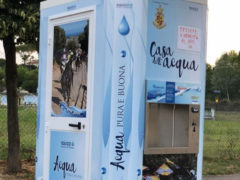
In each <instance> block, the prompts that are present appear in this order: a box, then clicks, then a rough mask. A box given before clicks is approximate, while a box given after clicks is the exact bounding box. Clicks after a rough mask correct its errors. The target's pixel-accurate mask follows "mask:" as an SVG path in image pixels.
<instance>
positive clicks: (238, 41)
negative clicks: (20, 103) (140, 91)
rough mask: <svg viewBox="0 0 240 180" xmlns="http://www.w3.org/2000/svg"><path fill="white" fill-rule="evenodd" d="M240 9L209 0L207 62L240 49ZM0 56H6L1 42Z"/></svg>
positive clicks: (236, 3) (229, 1) (232, 1)
mask: <svg viewBox="0 0 240 180" xmlns="http://www.w3.org/2000/svg"><path fill="white" fill-rule="evenodd" d="M239 9H240V0H208V32H207V33H208V40H207V62H208V63H210V64H211V65H214V64H215V61H216V60H217V59H219V58H220V57H221V55H222V54H223V53H225V52H229V51H231V50H235V51H237V52H238V51H240V20H239V19H240V10H239ZM83 26H84V24H81V27H83ZM65 28H67V29H66V30H67V31H68V30H70V29H72V30H74V29H76V28H74V27H73V26H68V27H65ZM68 28H70V29H68ZM81 29H82V28H81ZM68 32H71V31H68ZM0 58H4V53H3V49H2V44H1V42H0ZM18 61H20V60H19V59H18Z"/></svg>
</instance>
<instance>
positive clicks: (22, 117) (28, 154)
mask: <svg viewBox="0 0 240 180" xmlns="http://www.w3.org/2000/svg"><path fill="white" fill-rule="evenodd" d="M0 102H1V103H0V160H5V159H7V152H8V151H7V148H8V132H7V98H6V95H1V96H0ZM18 102H19V103H18V104H19V106H18V120H19V131H20V149H21V159H22V160H32V159H34V157H35V145H36V119H37V106H36V104H37V96H35V95H29V94H28V95H24V96H22V97H19V100H18Z"/></svg>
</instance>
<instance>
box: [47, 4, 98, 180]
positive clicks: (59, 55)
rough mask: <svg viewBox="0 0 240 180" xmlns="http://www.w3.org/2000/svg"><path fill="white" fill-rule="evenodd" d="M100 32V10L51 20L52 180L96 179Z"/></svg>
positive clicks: (49, 126) (49, 109)
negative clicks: (94, 150) (92, 175)
mask: <svg viewBox="0 0 240 180" xmlns="http://www.w3.org/2000/svg"><path fill="white" fill-rule="evenodd" d="M94 26H95V10H94V8H88V9H83V10H81V11H79V10H78V11H75V12H71V13H66V14H61V15H59V16H54V17H50V19H49V25H48V42H47V43H48V47H47V53H48V59H47V67H46V70H47V85H46V94H47V95H46V98H47V99H46V102H48V103H47V106H46V112H47V113H46V119H47V123H46V124H45V129H46V131H45V132H46V136H45V138H46V139H45V142H46V144H45V145H46V146H45V147H47V148H46V152H47V153H46V156H45V164H48V165H47V166H46V169H45V177H46V179H68V180H69V179H73V180H74V179H89V178H90V177H89V174H90V173H89V167H90V152H91V151H90V150H91V137H90V136H91V124H92V104H93V103H92V96H93V66H94V63H93V61H94V29H95V27H94ZM44 179H45V178H44Z"/></svg>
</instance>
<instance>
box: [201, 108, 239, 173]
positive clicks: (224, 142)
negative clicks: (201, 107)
mask: <svg viewBox="0 0 240 180" xmlns="http://www.w3.org/2000/svg"><path fill="white" fill-rule="evenodd" d="M239 172H240V112H217V113H216V118H215V120H205V131H204V161H203V173H204V174H218V175H219V174H234V173H239Z"/></svg>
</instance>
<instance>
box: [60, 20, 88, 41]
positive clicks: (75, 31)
mask: <svg viewBox="0 0 240 180" xmlns="http://www.w3.org/2000/svg"><path fill="white" fill-rule="evenodd" d="M86 25H87V20H83V21H78V22H73V23H68V24H64V25H60V27H61V28H63V29H64V30H65V33H66V36H67V37H69V36H76V35H79V34H80V33H82V32H83V31H84V27H85V26H86Z"/></svg>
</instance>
